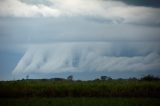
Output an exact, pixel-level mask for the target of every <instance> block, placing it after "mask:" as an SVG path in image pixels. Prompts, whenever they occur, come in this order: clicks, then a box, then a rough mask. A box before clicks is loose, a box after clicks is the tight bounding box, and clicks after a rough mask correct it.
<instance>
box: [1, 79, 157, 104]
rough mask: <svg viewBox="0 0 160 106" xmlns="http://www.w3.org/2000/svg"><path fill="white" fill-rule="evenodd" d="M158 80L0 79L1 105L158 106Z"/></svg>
mask: <svg viewBox="0 0 160 106" xmlns="http://www.w3.org/2000/svg"><path fill="white" fill-rule="evenodd" d="M159 98H160V81H140V80H106V81H102V80H100V81H52V80H20V81H1V82H0V106H106V105H107V106H160V99H159Z"/></svg>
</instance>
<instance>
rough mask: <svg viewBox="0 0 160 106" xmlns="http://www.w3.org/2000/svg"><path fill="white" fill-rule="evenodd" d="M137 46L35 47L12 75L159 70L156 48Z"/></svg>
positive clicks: (68, 44)
mask: <svg viewBox="0 0 160 106" xmlns="http://www.w3.org/2000/svg"><path fill="white" fill-rule="evenodd" d="M138 45H139V47H138V46H137V44H132V45H130V44H129V46H128V47H127V46H124V44H116V45H115V44H113V43H102V42H97V43H96V42H94V43H55V44H48V45H35V46H32V48H30V49H29V50H27V51H26V53H25V54H24V56H23V57H22V58H21V60H20V61H19V63H18V64H17V66H16V67H15V69H14V71H13V75H15V76H16V75H21V74H31V73H44V74H51V73H52V74H54V73H62V72H73V73H74V72H75V73H77V72H84V71H85V72H93V73H94V72H111V71H113V72H134V71H137V72H140V71H143V72H145V71H152V70H158V69H159V68H160V55H159V54H158V52H159V51H160V50H159V49H158V47H154V46H150V47H145V46H144V44H138ZM151 48H152V50H151ZM153 48H154V49H153ZM130 49H131V50H132V51H131V50H130Z"/></svg>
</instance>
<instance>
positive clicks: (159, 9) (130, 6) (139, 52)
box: [0, 0, 160, 80]
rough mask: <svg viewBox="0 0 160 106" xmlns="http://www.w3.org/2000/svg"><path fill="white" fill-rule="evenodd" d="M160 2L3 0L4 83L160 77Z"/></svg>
mask: <svg viewBox="0 0 160 106" xmlns="http://www.w3.org/2000/svg"><path fill="white" fill-rule="evenodd" d="M159 41H160V1H157V0H0V68H1V69H0V80H12V79H21V78H25V76H27V75H29V76H30V78H51V77H67V76H68V75H70V74H72V75H73V76H75V79H94V78H97V77H99V76H101V75H106V76H111V77H113V78H119V77H123V78H128V77H141V76H143V75H147V74H153V75H156V76H160V72H159V71H160V47H159V46H160V42H159Z"/></svg>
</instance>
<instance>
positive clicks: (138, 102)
mask: <svg viewBox="0 0 160 106" xmlns="http://www.w3.org/2000/svg"><path fill="white" fill-rule="evenodd" d="M0 106H160V101H159V99H158V98H19V99H0Z"/></svg>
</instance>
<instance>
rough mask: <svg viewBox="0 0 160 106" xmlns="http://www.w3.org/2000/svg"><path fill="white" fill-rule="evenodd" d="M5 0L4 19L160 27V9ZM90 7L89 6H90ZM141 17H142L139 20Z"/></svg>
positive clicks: (0, 12)
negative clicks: (70, 19) (59, 19)
mask: <svg viewBox="0 0 160 106" xmlns="http://www.w3.org/2000/svg"><path fill="white" fill-rule="evenodd" d="M30 2H31V3H29V4H28V3H26V2H22V1H20V0H14V1H13V0H5V1H1V3H0V16H11V17H64V16H67V17H75V16H83V17H95V18H99V19H101V18H102V19H105V20H111V21H112V22H113V23H125V24H126V23H129V24H148V25H150V24H155V25H157V24H160V21H159V19H160V15H159V14H160V9H159V8H151V7H144V6H131V5H127V4H125V3H124V2H121V1H112V0H111V1H110V0H107V1H103V0H48V1H46V3H47V2H50V3H48V4H50V5H46V4H45V3H44V1H43V0H42V1H40V2H37V3H35V1H33V0H31V1H30ZM88 4H89V5H88ZM137 16H138V17H137Z"/></svg>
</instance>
